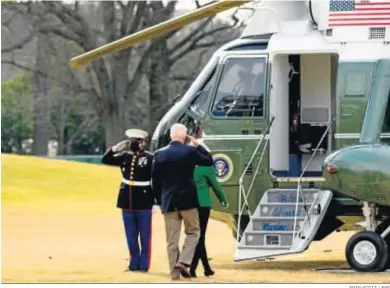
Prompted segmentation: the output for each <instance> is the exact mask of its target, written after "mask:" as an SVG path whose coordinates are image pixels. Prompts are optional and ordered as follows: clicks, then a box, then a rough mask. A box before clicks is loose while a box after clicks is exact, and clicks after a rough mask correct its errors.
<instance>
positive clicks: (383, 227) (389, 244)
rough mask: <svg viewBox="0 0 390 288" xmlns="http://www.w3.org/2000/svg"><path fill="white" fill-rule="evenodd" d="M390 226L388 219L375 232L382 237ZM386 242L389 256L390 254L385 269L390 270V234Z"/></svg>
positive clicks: (389, 218)
mask: <svg viewBox="0 0 390 288" xmlns="http://www.w3.org/2000/svg"><path fill="white" fill-rule="evenodd" d="M389 225H390V217H388V218H387V219H385V220H384V221H382V223H381V224H379V225H378V227H377V229H376V231H375V232H376V233H378V234H379V235H380V234H382V233H383V232H384V231H385V230H386V228H387V227H389ZM384 240H385V242H386V244H387V249H388V254H389V257H388V259H387V263H386V266H385V268H386V269H390V234H388V235H386V237H385V238H384Z"/></svg>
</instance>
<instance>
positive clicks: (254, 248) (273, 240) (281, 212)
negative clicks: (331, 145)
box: [234, 118, 334, 261]
mask: <svg viewBox="0 0 390 288" xmlns="http://www.w3.org/2000/svg"><path fill="white" fill-rule="evenodd" d="M273 120H274V118H272V119H271V122H270V124H269V125H268V128H267V130H266V131H265V132H264V135H263V137H261V139H260V141H259V143H258V145H257V147H256V149H255V151H254V153H253V155H252V158H251V159H250V161H249V164H250V163H251V162H252V161H253V159H254V158H255V155H256V154H257V152H258V151H259V148H260V146H261V144H262V142H263V139H265V138H267V139H266V140H265V141H266V142H265V144H264V145H263V149H262V153H261V155H260V159H259V162H258V164H257V168H256V172H255V174H254V177H253V179H252V181H251V184H250V186H249V189H248V190H245V187H244V183H243V182H244V181H243V179H244V175H245V173H246V171H244V173H243V174H242V176H241V178H240V183H239V184H240V194H239V211H238V212H239V213H238V223H237V225H238V228H237V231H241V230H240V227H239V226H240V223H241V217H242V214H243V213H244V209H245V210H246V212H247V214H248V216H249V219H250V221H249V223H248V225H247V227H246V228H245V231H244V232H243V234H242V235H241V237H240V235H239V234H240V233H237V249H236V253H235V255H234V261H243V260H251V259H262V258H268V257H274V256H279V255H287V254H295V253H301V252H303V251H305V250H306V249H307V248H308V247H309V245H310V243H311V242H312V241H313V238H314V237H315V235H316V233H317V231H318V228H319V227H320V225H321V223H322V220H323V219H324V216H325V214H326V212H327V210H328V207H329V204H330V202H331V200H332V196H333V193H332V192H331V191H329V190H320V189H313V188H302V179H303V175H304V173H305V171H306V169H307V168H308V166H309V165H310V163H311V160H312V159H313V158H314V156H315V154H316V153H317V151H318V150H319V149H318V148H319V147H320V145H321V143H322V141H323V140H324V139H325V136H326V135H327V133H328V132H329V130H330V128H331V127H332V125H333V122H334V121H332V122H331V123H330V124H329V125H328V127H327V129H326V131H325V133H324V135H323V136H322V138H321V140H320V141H319V143H318V145H317V147H316V149H315V150H314V152H313V154H312V157H311V158H310V160H309V161H308V163H307V165H306V166H305V168H304V169H303V171H302V173H301V175H300V177H299V179H298V181H297V183H298V184H297V188H296V189H294V188H293V189H279V188H275V189H269V190H267V191H265V192H264V194H263V196H262V198H261V200H260V203H259V204H258V205H257V207H256V209H255V211H254V212H253V213H251V211H250V210H249V204H248V197H249V195H250V192H251V189H252V187H253V183H254V182H255V177H256V176H257V174H258V173H257V172H258V170H259V168H260V166H261V163H262V159H263V156H264V152H265V151H266V148H267V145H268V139H269V137H265V135H266V134H267V133H268V131H269V130H270V128H271V126H272V123H273ZM248 166H249V165H248Z"/></svg>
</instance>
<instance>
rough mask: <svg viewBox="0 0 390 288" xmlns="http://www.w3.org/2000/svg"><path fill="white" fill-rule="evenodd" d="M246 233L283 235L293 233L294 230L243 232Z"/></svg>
mask: <svg viewBox="0 0 390 288" xmlns="http://www.w3.org/2000/svg"><path fill="white" fill-rule="evenodd" d="M245 233H246V234H254V235H264V234H272V235H273V234H278V235H279V234H285V235H289V234H291V235H292V234H293V233H294V231H253V232H245Z"/></svg>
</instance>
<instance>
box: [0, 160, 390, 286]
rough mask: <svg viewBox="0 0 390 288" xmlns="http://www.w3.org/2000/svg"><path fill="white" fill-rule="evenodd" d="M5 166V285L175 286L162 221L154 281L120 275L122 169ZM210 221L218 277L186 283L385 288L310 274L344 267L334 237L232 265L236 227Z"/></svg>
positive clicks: (367, 278) (41, 163) (371, 277)
mask: <svg viewBox="0 0 390 288" xmlns="http://www.w3.org/2000/svg"><path fill="white" fill-rule="evenodd" d="M1 160H2V211H1V213H2V214H1V216H2V223H1V224H2V227H1V228H2V239H1V240H2V255H1V257H2V259H1V260H2V262H1V263H2V265H1V269H2V282H3V283H4V282H5V283H15V282H18V283H26V282H30V283H31V282H41V283H42V282H43V283H64V282H65V283H86V282H89V283H145V282H146V283H164V282H168V283H169V282H170V278H169V276H168V263H167V254H166V243H165V227H164V221H163V217H162V215H161V214H160V213H155V214H153V237H152V264H151V269H150V271H149V273H148V274H147V275H145V274H138V273H128V272H123V270H124V269H125V268H126V266H127V264H128V258H129V257H128V250H127V247H126V241H125V237H124V231H123V224H122V220H121V216H120V211H119V210H118V209H116V208H115V206H116V197H117V192H118V186H119V181H120V172H119V169H118V168H112V167H106V166H99V165H93V164H82V163H77V162H70V161H58V160H50V159H42V158H35V157H22V156H14V155H2V158H1ZM212 215H213V217H214V218H215V219H219V220H221V221H223V222H224V223H221V221H214V220H210V222H209V225H208V232H207V237H206V239H207V241H206V245H207V249H208V255H209V257H211V258H212V261H211V265H212V267H213V269H214V270H215V271H216V275H215V276H214V277H211V278H205V277H203V276H202V275H203V269H202V268H201V267H199V269H198V275H199V276H200V277H198V278H197V279H194V280H190V281H189V282H200V283H215V282H217V283H220V282H223V283H226V282H232V283H233V282H235V283H243V282H248V283H275V282H276V283H291V282H298V283H302V282H309V283H315V282H317V283H321V282H327V283H329V282H343V283H351V282H357V283H363V282H365V283H367V282H368V283H374V282H376V283H378V282H382V283H386V282H387V281H388V275H383V274H355V275H337V274H324V273H321V274H318V273H315V272H312V269H313V268H326V267H346V263H345V258H344V247H345V244H346V241H347V240H348V238H349V237H350V235H351V233H337V234H336V233H335V234H332V235H331V236H329V237H327V238H326V239H325V240H323V241H321V242H317V243H313V244H312V246H311V247H310V248H309V249H308V251H306V252H305V253H303V254H301V255H294V256H291V257H280V258H277V259H276V260H274V261H262V262H256V261H247V262H240V263H234V262H233V260H232V259H233V255H234V253H235V239H234V238H233V237H232V232H231V228H229V227H228V226H231V225H232V222H231V220H232V219H231V217H230V216H229V214H225V213H220V212H215V211H213V213H212ZM225 223H226V224H228V225H226V224H225ZM183 228H184V227H183ZM183 240H184V237H183V236H182V237H181V239H180V242H181V243H183ZM324 251H327V252H326V253H325V252H324Z"/></svg>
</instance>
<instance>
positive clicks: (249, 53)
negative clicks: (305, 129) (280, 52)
mask: <svg viewBox="0 0 390 288" xmlns="http://www.w3.org/2000/svg"><path fill="white" fill-rule="evenodd" d="M260 51H261V53H259V51H257V50H246V51H242V50H238V51H224V52H222V53H220V55H219V60H218V66H219V67H218V69H219V73H218V76H217V77H218V78H217V80H216V83H215V84H216V85H215V87H214V89H213V93H212V95H211V101H210V105H209V109H208V114H209V117H210V118H211V119H213V120H221V119H224V120H257V121H258V120H264V121H265V120H266V119H268V118H269V115H268V114H269V112H268V109H267V105H268V97H269V85H268V83H269V79H270V75H269V71H270V70H269V67H270V66H269V53H268V52H266V51H265V50H260ZM240 58H241V59H242V58H252V59H253V58H263V59H265V62H264V64H265V79H264V95H263V116H239V117H237V116H230V117H226V116H224V117H223V116H215V115H213V111H212V110H213V107H214V104H215V100H216V97H217V92H218V89H219V86H220V84H221V80H222V76H223V72H224V69H225V67H226V66H225V64H226V61H227V60H228V59H240Z"/></svg>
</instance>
